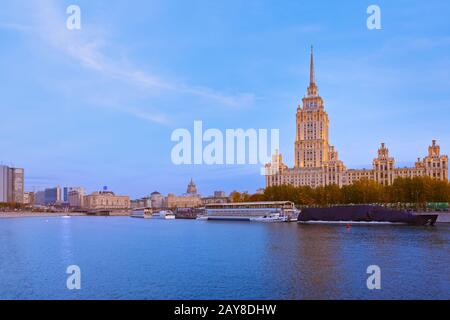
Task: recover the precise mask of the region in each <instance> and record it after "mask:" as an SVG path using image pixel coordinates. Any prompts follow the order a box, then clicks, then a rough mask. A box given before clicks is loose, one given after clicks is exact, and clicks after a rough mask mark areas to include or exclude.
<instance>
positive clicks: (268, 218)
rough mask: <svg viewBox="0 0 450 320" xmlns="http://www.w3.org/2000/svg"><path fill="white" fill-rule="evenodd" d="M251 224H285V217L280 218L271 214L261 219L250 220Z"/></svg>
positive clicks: (286, 219)
mask: <svg viewBox="0 0 450 320" xmlns="http://www.w3.org/2000/svg"><path fill="white" fill-rule="evenodd" d="M250 221H252V222H287V221H288V218H287V217H286V216H280V214H279V213H271V214H268V215H265V216H263V217H256V218H250Z"/></svg>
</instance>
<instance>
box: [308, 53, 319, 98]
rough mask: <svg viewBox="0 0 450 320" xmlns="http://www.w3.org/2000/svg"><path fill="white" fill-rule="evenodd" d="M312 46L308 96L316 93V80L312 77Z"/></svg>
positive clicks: (313, 95)
mask: <svg viewBox="0 0 450 320" xmlns="http://www.w3.org/2000/svg"><path fill="white" fill-rule="evenodd" d="M313 50H314V48H313V46H311V62H310V65H309V85H308V92H307V96H308V97H315V96H317V94H318V88H317V86H316V80H315V78H314V51H313Z"/></svg>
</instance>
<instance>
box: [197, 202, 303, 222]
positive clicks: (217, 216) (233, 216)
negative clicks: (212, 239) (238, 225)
mask: <svg viewBox="0 0 450 320" xmlns="http://www.w3.org/2000/svg"><path fill="white" fill-rule="evenodd" d="M298 213H299V211H298V210H297V208H296V207H295V205H294V203H293V202H290V201H265V202H242V203H220V204H219V203H217V204H207V205H206V206H205V214H204V215H201V216H199V217H198V219H200V220H227V221H253V222H290V221H297V216H298Z"/></svg>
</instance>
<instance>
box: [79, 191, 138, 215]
mask: <svg viewBox="0 0 450 320" xmlns="http://www.w3.org/2000/svg"><path fill="white" fill-rule="evenodd" d="M84 208H85V209H87V210H126V209H129V208H130V198H129V197H128V196H117V195H115V194H114V192H112V191H97V192H93V193H91V194H90V195H87V196H84Z"/></svg>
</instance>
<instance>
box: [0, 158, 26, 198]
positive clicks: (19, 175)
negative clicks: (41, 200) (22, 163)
mask: <svg viewBox="0 0 450 320" xmlns="http://www.w3.org/2000/svg"><path fill="white" fill-rule="evenodd" d="M24 174H25V172H24V169H22V168H10V167H8V166H3V165H1V166H0V202H15V203H23V194H24Z"/></svg>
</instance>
